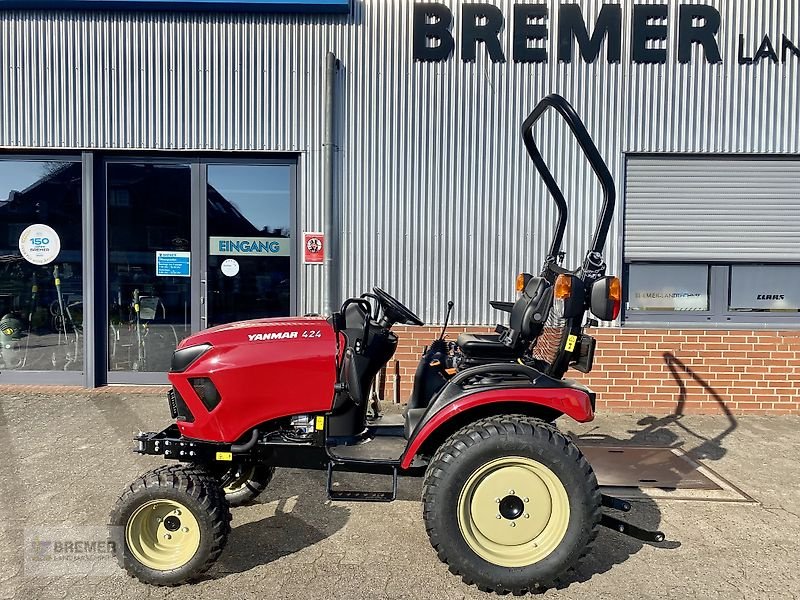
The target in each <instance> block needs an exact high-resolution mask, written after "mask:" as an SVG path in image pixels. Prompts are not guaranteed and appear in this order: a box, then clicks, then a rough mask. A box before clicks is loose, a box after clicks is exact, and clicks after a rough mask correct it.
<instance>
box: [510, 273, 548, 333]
mask: <svg viewBox="0 0 800 600" xmlns="http://www.w3.org/2000/svg"><path fill="white" fill-rule="evenodd" d="M552 302H553V288H552V286H551V285H550V284H549V283H548V282H547V280H546V279H544V278H543V277H531V278H530V280H529V281H528V283H527V285H526V286H525V289H524V290H523V291H522V295H521V296H520V297H519V299H518V300H517V301H516V302H515V303H514V306H513V308H512V309H511V319H510V320H509V324H508V330H507V331H506V332H505V333H504V334H503V337H502V338H501V339H502V340H503V343H504V344H505V345H506V346H509V347H511V348H516V347H517V346H518V345H520V344H530V343H531V342H532V341H533V340H535V339H536V337H537V336H538V335H539V334H540V333H541V331H542V326H543V324H544V322H545V320H546V319H547V315H548V313H549V312H550V305H551V304H552Z"/></svg>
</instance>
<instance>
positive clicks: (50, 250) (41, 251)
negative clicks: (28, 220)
mask: <svg viewBox="0 0 800 600" xmlns="http://www.w3.org/2000/svg"><path fill="white" fill-rule="evenodd" d="M19 251H20V253H21V254H22V258H24V259H25V260H27V261H28V262H29V263H31V264H32V265H47V264H50V263H51V262H53V261H54V260H55V259H56V258H57V257H58V253H59V252H61V238H59V237H58V234H57V233H56V230H55V229H53V228H52V227H50V226H49V225H42V224H36V225H31V226H29V227H26V228H25V231H23V232H22V233H21V234H20V236H19Z"/></svg>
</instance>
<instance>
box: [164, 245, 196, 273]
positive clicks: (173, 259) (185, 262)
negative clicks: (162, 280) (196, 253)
mask: <svg viewBox="0 0 800 600" xmlns="http://www.w3.org/2000/svg"><path fill="white" fill-rule="evenodd" d="M191 257H192V254H191V252H163V251H160V250H159V251H158V252H156V277H189V276H191V268H190V264H191V261H192V258H191Z"/></svg>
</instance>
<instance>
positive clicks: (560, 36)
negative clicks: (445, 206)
mask: <svg viewBox="0 0 800 600" xmlns="http://www.w3.org/2000/svg"><path fill="white" fill-rule="evenodd" d="M557 10H558V15H557V19H556V23H557V25H556V29H557V31H555V32H552V31H551V27H550V18H551V15H550V12H549V8H548V5H547V4H542V3H517V4H514V7H513V14H512V15H510V19H511V24H510V29H511V39H512V43H511V48H510V52H511V56H512V58H513V61H514V62H515V63H546V62H548V60H550V59H551V57H550V56H549V55H548V47H547V45H548V40H549V39H550V37H551V35H553V34H554V35H555V36H556V53H557V57H556V58H557V60H558V61H559V62H564V63H571V62H572V60H573V52H574V49H575V48H577V50H578V52H579V53H580V55H581V58H582V59H583V60H584V61H585V62H587V63H591V62H594V61H595V60H597V58H598V57H600V56H601V54H603V49H604V48H605V53H604V54H605V59H606V61H608V62H609V63H618V62H620V60H621V57H622V45H623V42H624V40H628V41H629V43H630V57H631V61H632V62H635V63H654V64H658V63H665V62H667V59H668V54H669V52H671V51H672V49H670V50H669V51H668V48H667V36H668V33H669V28H670V27H677V36H676V37H677V48H676V49H675V50H674V51H675V52H676V53H677V60H678V62H681V63H688V62H690V61H691V60H692V52H693V49H694V48H695V47H697V48H699V52H700V55H701V56H703V58H704V60H705V61H706V62H708V63H711V64H716V63H721V62H722V55H721V54H720V43H719V41H718V39H717V38H718V34H719V31H720V25H721V21H722V19H721V16H720V13H719V11H718V10H717V9H716V8H714V7H713V6H709V5H706V4H681V5H679V6H678V11H677V15H673V14H670V10H669V6H668V5H666V4H635V5H633V7H632V8H631V11H632V12H631V17H630V19H625V22H626V23H627V22H629V23H630V24H631V25H630V31H629V32H624V31H623V29H622V24H623V18H622V6H621V5H619V4H604V5H603V6H602V8H601V9H600V12H599V13H598V15H597V18H596V19H595V21H594V22H593V23H591V22H590V23H587V22H586V19H585V18H584V16H583V12H582V9H581V5H580V4H575V3H571V4H566V3H565V4H561V5H559V6H558V9H557ZM506 21H507V16H506V15H504V14H503V11H502V10H500V8H498V7H497V6H495V5H493V4H484V3H480V4H479V3H464V4H462V5H461V28H460V31H461V40H460V48H459V50H460V56H461V59H462V60H464V61H466V62H470V61H474V60H475V58H476V55H477V52H478V49H479V47H480V46H482V47H483V51H484V52H486V53H487V54H488V55H489V58H490V59H491V60H492V61H493V62H505V60H506V56H507V53H508V52H509V48H504V44H503V43H502V42H501V39H502V35H501V34H502V33H503V31H504V29H505V28H506V27H507V26H508V24H507V22H506ZM413 44H414V58H415V59H416V60H420V61H425V62H439V61H444V60H447V59H449V58H450V57H451V56H452V55H453V54H454V53H455V50H456V39H455V36H454V34H453V13H452V11H451V9H450V8H449V7H448V6H446V5H444V4H442V3H440V2H419V3H416V4H414V40H413ZM738 48H739V50H738V57H737V58H738V62H739V64H741V65H749V64H756V63H758V62H759V61H761V60H771V61H772V62H775V63H777V62H778V61H779V60H780V61H781V62H786V61H787V60H788V59H790V58H800V49H798V47H797V45H796V44H795V43H794V42H792V41H791V40H790V39H789V38H788V37H787V36H786V35H782V36H781V40H780V42H779V43H778V42H777V41H776V42H775V43H773V41H772V40H771V39H770V37H769V36H768V35H765V36H764V37H763V38H762V39H761V40H760V44H759V43H756V44H755V45H754V47H753V48H752V49H750V48H747V46H746V44H745V39H744V36H743V35H742V36H739V46H738ZM779 55H780V56H779Z"/></svg>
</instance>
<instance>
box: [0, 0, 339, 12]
mask: <svg viewBox="0 0 800 600" xmlns="http://www.w3.org/2000/svg"><path fill="white" fill-rule="evenodd" d="M9 8H49V9H56V10H62V9H70V10H103V9H108V10H192V11H236V12H242V11H249V12H303V13H347V12H349V11H350V0H0V10H3V9H9Z"/></svg>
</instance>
